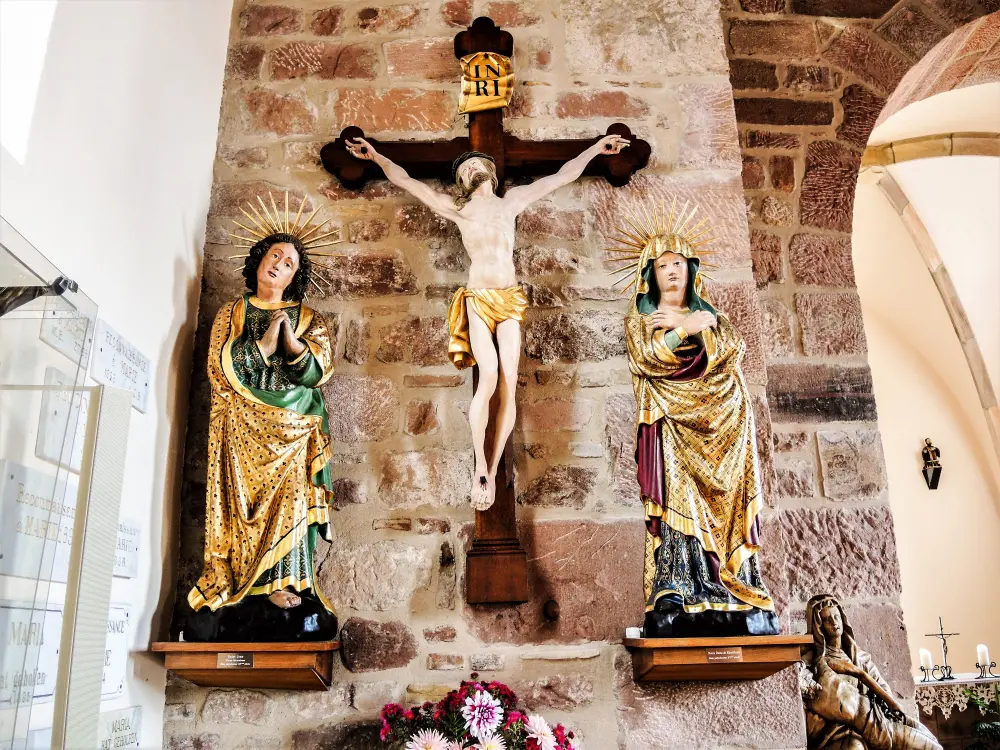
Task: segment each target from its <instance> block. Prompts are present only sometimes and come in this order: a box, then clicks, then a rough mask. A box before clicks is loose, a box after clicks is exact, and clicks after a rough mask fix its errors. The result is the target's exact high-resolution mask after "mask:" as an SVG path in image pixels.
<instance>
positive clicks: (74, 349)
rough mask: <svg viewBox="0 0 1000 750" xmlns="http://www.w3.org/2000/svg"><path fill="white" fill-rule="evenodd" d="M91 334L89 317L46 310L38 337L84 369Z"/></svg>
mask: <svg viewBox="0 0 1000 750" xmlns="http://www.w3.org/2000/svg"><path fill="white" fill-rule="evenodd" d="M93 334H94V329H93V328H92V327H91V324H90V318H87V317H84V316H80V315H77V314H74V313H68V312H66V311H65V310H46V311H45V315H44V317H43V318H42V329H41V331H39V333H38V338H40V339H41V340H42V341H44V342H45V343H46V344H48V345H49V346H51V347H52V348H53V349H55V350H56V351H57V352H59V353H60V354H62V355H63V356H64V357H66V358H67V359H68V360H70V361H71V362H73V363H75V364H78V365H80V367H82V368H83V369H84V370H86V369H87V361H88V360H89V359H90V348H91V346H92V345H93V343H94V335H93Z"/></svg>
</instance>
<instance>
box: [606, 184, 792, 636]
mask: <svg viewBox="0 0 1000 750" xmlns="http://www.w3.org/2000/svg"><path fill="white" fill-rule="evenodd" d="M696 210H697V209H696V208H692V209H691V210H690V211H688V210H687V204H685V206H684V208H682V209H681V210H680V211H679V212H678V211H676V202H675V205H674V206H673V207H671V209H670V212H669V215H668V214H667V212H666V211H665V210H664V209H663V207H660V208H659V210H657V209H653V210H652V211H646V210H643V211H642V212H641V214H637V215H635V216H634V217H632V218H629V219H628V222H629V227H628V228H625V229H622V230H621V237H620V240H619V241H620V243H621V245H620V247H618V248H616V249H612V250H609V251H608V252H609V253H610V254H611V255H612V256H614V260H616V261H621V262H624V263H625V265H624V266H622V267H621V268H619V269H618V271H626V273H625V275H624V276H622V277H621V278H620V279H619V281H625V280H626V279H628V280H629V283H628V285H627V286H626V290H627V289H629V288H632V294H631V302H630V305H629V312H628V314H627V315H626V317H625V340H626V345H627V352H628V360H629V367H630V370H631V372H632V387H633V390H634V391H635V398H636V402H637V406H638V415H637V420H636V460H637V461H638V465H639V472H638V479H639V488H640V491H641V497H642V503H643V507H644V510H645V517H646V543H645V561H644V574H643V580H644V593H645V599H646V615H645V622H644V628H643V635H644V636H645V637H646V638H671V637H695V636H739V635H776V634H777V633H778V632H779V629H778V620H777V616H776V615H775V612H774V602H773V601H772V600H771V595H770V594H769V593H768V590H767V586H766V585H765V583H764V581H763V579H762V577H761V572H760V562H759V559H758V552H759V550H760V523H759V519H758V515H759V513H760V511H761V508H763V507H764V498H763V494H762V492H761V482H760V463H759V460H758V456H757V444H756V431H755V429H754V414H753V408H752V404H751V401H750V393H749V391H748V390H747V386H746V382H745V380H744V376H743V371H742V369H741V366H742V363H743V357H744V353H745V351H746V344H745V343H744V341H743V337H742V336H741V335H740V333H739V331H737V330H736V327H735V326H734V325H733V324H732V323H731V322H730V320H729V318H727V317H726V316H725V315H724V314H723V313H721V312H720V311H718V310H716V309H715V307H713V306H712V304H711V303H710V302H709V300H708V297H707V295H706V293H705V290H704V287H703V285H702V277H701V265H702V260H701V257H700V256H703V255H708V254H710V253H711V252H712V251H710V250H703V251H701V252H700V253H699V248H700V247H703V246H704V245H705V244H706V243H708V242H709V241H710V239H709V238H708V233H709V232H710V229H708V228H706V220H702V221H700V222H697V223H693V218H694V214H695V212H696ZM626 269H627V270H626ZM617 283H618V282H616V284H617Z"/></svg>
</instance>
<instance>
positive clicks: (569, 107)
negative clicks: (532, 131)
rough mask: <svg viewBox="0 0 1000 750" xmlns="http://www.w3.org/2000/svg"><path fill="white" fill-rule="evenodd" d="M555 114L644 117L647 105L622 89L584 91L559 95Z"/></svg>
mask: <svg viewBox="0 0 1000 750" xmlns="http://www.w3.org/2000/svg"><path fill="white" fill-rule="evenodd" d="M556 114H557V115H558V116H559V117H562V118H576V119H586V118H588V117H644V116H645V115H647V114H649V105H648V104H646V102H644V101H643V100H642V99H639V98H638V97H635V96H632V95H630V94H626V93H625V92H624V91H586V92H580V93H577V92H573V93H569V94H563V95H562V96H560V97H559V104H558V106H557V107H556Z"/></svg>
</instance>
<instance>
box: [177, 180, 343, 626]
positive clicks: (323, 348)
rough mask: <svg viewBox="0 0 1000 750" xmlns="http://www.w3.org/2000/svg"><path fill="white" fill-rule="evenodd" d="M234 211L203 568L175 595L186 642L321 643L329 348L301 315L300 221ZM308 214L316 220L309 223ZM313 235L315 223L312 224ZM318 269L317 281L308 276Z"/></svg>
mask: <svg viewBox="0 0 1000 750" xmlns="http://www.w3.org/2000/svg"><path fill="white" fill-rule="evenodd" d="M258 200H259V202H260V207H261V209H263V211H258V210H257V208H256V207H255V206H253V204H251V206H250V208H251V210H252V211H253V213H252V214H251V213H249V212H247V211H246V210H245V209H244V211H243V212H244V214H245V215H246V216H247V218H248V224H249V226H247V225H244V224H241V223H239V222H237V224H238V226H239V227H240V228H241V229H243V230H244V231H245V232H246V233H248V234H249V235H250V236H249V237H247V236H245V235H237V234H234V235H233V236H234V237H236V238H237V239H238V240H241V241H242V246H243V247H245V248H246V249H247V251H248V252H247V253H246V255H239V256H234V257H237V258H243V259H244V265H243V277H244V279H245V280H246V289H247V291H246V293H245V294H243V295H241V296H240V297H238V298H237V299H236V300H234V301H232V302H229V303H227V304H225V305H223V307H222V309H221V310H219V312H218V314H217V315H216V317H215V323H214V325H213V326H212V333H211V339H210V341H209V350H208V378H209V383H210V385H211V406H210V414H209V426H208V476H207V487H206V503H205V524H206V529H205V561H204V568H203V570H202V574H201V577H200V578H199V579H198V581H197V583H196V584H195V586H194V588H193V589H191V591H190V593H189V594H188V604H189V605H190V607H191V609H192V610H193V612H191V613H189V615H188V617H187V622H186V624H185V628H184V637H185V639H186V640H189V641H265V640H266V641H298V640H330V639H332V638H333V637H334V636H335V635H336V631H337V618H336V615H335V614H334V610H333V607H332V606H331V605H330V603H329V602H328V601H327V600H326V598H325V597H324V596H323V593H322V591H320V589H319V586H318V585H317V581H316V570H315V568H314V563H313V554H314V551H315V549H316V545H317V542H318V539H319V537H320V536H322V537H324V538H325V539H326V540H327V541H332V538H331V535H330V501H331V472H330V460H331V457H332V451H331V442H330V431H329V425H328V423H327V412H326V406H325V404H324V402H323V394H322V392H321V391H320V387H321V386H322V385H323V384H324V383H326V382H327V381H328V380H329V379H330V376H331V375H332V374H333V358H334V341H333V340H332V339H331V335H330V331H329V330H328V328H327V325H326V322H325V321H324V320H323V317H322V316H321V315H320V314H319V313H317V312H316V311H315V310H313V309H312V308H310V307H308V306H307V305H306V304H304V303H303V298H304V297H305V294H306V291H307V289H308V287H309V285H310V284H313V285H315V286H318V284H316V278H317V277H318V276H319V277H320V278H322V277H321V275H320V274H321V270H320V268H321V267H322V266H321V264H322V263H323V262H324V261H323V260H322V258H321V257H320V256H323V255H331V253H319V252H317V251H316V248H318V247H323V246H326V245H330V244H334V243H335V242H336V240H328V239H327V238H328V237H330V236H331V235H332V234H334V232H330V233H327V234H319V231H320V228H321V227H322V226H323V224H315V225H311V226H310V224H311V221H312V218H313V216H315V214H316V211H313V213H312V215H311V216H309V217H308V218H307V219H306V220H305V221H304V222H301V221H300V219H301V218H302V209H303V207H304V205H305V199H303V202H302V205H300V206H299V211H298V214H297V215H296V216H295V219H294V221H293V220H290V219H289V211H288V195H287V193H286V195H285V211H284V215H283V216H282V215H281V214H280V213H279V210H278V208H277V206H276V205H275V204H274V199H273V197H272V198H271V206H272V208H273V213H272V211H270V210H268V208H267V207H266V206H265V205H264V202H263V201H262V200H260V199H258ZM318 210H319V209H317V211H318ZM324 223H325V222H324ZM318 264H319V265H320V268H317V265H318Z"/></svg>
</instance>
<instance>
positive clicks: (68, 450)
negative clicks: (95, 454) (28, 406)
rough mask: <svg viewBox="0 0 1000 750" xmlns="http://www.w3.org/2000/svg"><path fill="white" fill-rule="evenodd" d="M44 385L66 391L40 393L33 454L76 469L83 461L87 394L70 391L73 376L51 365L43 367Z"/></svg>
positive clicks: (78, 468)
mask: <svg viewBox="0 0 1000 750" xmlns="http://www.w3.org/2000/svg"><path fill="white" fill-rule="evenodd" d="M45 385H54V386H63V387H65V388H66V390H51V391H43V392H42V410H41V414H40V415H39V417H38V436H37V438H36V439H35V455H36V456H38V457H39V458H44V459H45V460H46V461H51V462H52V463H54V464H60V465H63V466H65V465H66V464H65V463H64V462H65V461H67V460H68V461H69V468H70V469H72V470H73V471H76V472H79V471H80V466H81V465H82V464H83V443H84V441H85V440H86V436H87V418H86V415H87V409H88V408H89V406H90V393H89V392H88V391H85V390H82V389H80V390H76V391H73V390H71V389H72V388H73V387H74V385H75V384H74V383H73V378H71V377H70V376H69V375H67V374H66V373H64V372H63V371H62V370H58V369H56V368H55V367H46V368H45ZM81 407H82V410H83V412H82V414H83V416H82V418H81Z"/></svg>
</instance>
